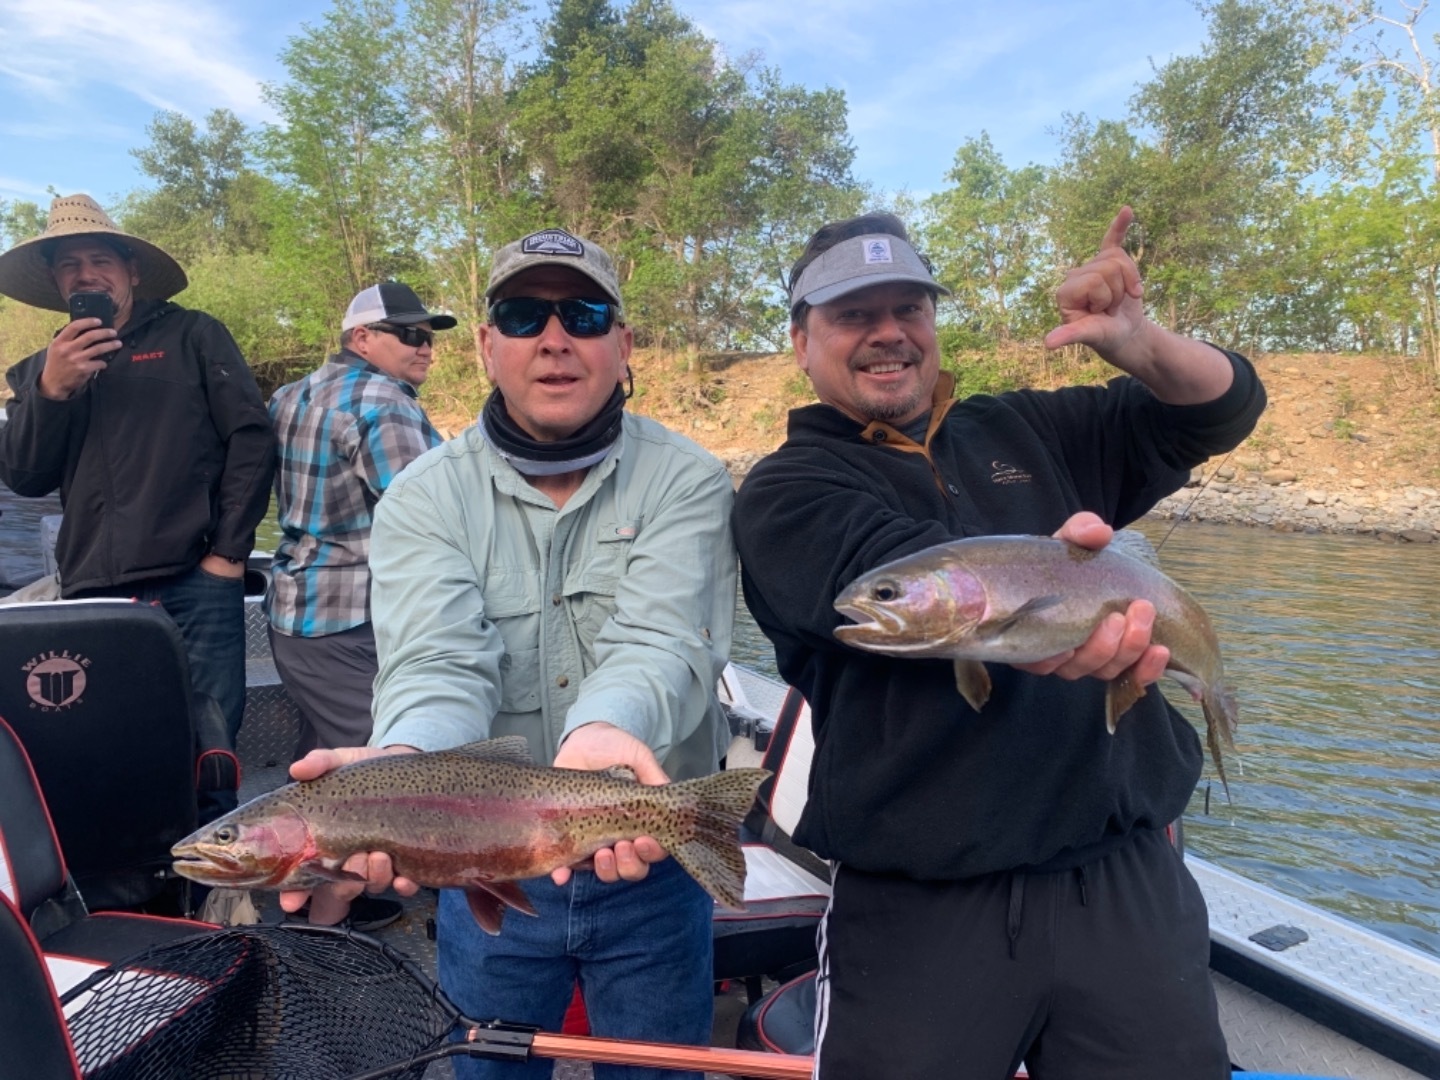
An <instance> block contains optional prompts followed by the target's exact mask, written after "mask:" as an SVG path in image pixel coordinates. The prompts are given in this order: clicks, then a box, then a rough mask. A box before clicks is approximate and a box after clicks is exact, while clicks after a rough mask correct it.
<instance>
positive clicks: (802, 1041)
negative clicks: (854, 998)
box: [735, 971, 815, 1054]
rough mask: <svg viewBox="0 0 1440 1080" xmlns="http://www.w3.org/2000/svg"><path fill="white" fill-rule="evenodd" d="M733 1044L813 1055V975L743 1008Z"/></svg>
mask: <svg viewBox="0 0 1440 1080" xmlns="http://www.w3.org/2000/svg"><path fill="white" fill-rule="evenodd" d="M735 1045H736V1046H738V1047H739V1048H740V1049H741V1050H763V1051H764V1052H766V1053H769V1054H813V1053H815V972H813V971H807V972H806V973H805V974H804V975H801V976H799V977H798V978H795V979H791V980H790V981H789V982H787V983H785V984H784V985H782V986H777V987H776V988H775V989H774V990H771V991H770V993H768V994H766V995H765V996H764V997H763V998H761V999H760V1000H759V1001H757V1002H755V1003H754V1004H753V1005H751V1006H750V1007H749V1008H748V1009H746V1010H745V1015H744V1016H742V1017H741V1018H740V1027H739V1029H738V1030H737V1031H736V1033H735Z"/></svg>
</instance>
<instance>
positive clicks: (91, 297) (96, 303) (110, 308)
mask: <svg viewBox="0 0 1440 1080" xmlns="http://www.w3.org/2000/svg"><path fill="white" fill-rule="evenodd" d="M76 319H99V320H100V325H101V326H102V327H107V328H109V329H114V327H115V301H113V300H111V299H110V294H109V293H103V292H76V293H71V294H70V321H71V322H74V321H75V320H76Z"/></svg>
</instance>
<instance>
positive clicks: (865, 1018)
mask: <svg viewBox="0 0 1440 1080" xmlns="http://www.w3.org/2000/svg"><path fill="white" fill-rule="evenodd" d="M1130 220H1131V214H1130V210H1129V208H1125V209H1123V210H1122V211H1121V212H1120V213H1119V214H1118V215H1117V216H1116V218H1115V220H1114V221H1113V222H1112V223H1111V225H1110V227H1109V229H1108V230H1107V232H1106V235H1105V238H1104V241H1103V243H1102V245H1101V249H1100V252H1099V254H1098V255H1097V256H1096V257H1095V258H1094V259H1092V260H1090V261H1089V262H1087V263H1086V264H1084V265H1083V266H1081V267H1079V268H1078V269H1074V270H1071V271H1070V272H1069V274H1068V275H1067V276H1066V279H1065V282H1064V283H1063V284H1062V285H1061V287H1060V289H1059V291H1058V293H1057V295H1056V299H1057V302H1058V305H1059V308H1060V314H1061V321H1062V325H1061V326H1060V327H1058V328H1057V329H1055V330H1053V331H1052V332H1051V333H1050V334H1049V335H1048V336H1047V338H1046V345H1047V346H1049V347H1051V348H1058V347H1060V346H1062V345H1068V344H1077V343H1078V344H1084V345H1088V346H1090V347H1091V348H1092V349H1094V350H1095V351H1096V352H1097V353H1099V354H1100V356H1101V357H1102V358H1103V359H1105V360H1106V361H1108V362H1109V363H1111V364H1112V365H1114V366H1115V367H1116V368H1118V369H1119V370H1120V372H1121V373H1123V375H1124V377H1121V378H1117V379H1115V380H1113V381H1112V382H1110V383H1109V384H1108V385H1106V386H1091V387H1073V388H1066V389H1061V390H1057V391H1052V392H1037V391H1028V390H1026V391H1017V392H1013V393H1005V394H1000V395H997V396H995V397H990V396H978V397H972V398H968V399H965V400H958V401H957V400H956V399H954V398H953V397H952V396H951V395H952V394H953V391H954V378H953V376H951V375H950V374H948V373H946V372H943V371H942V370H941V368H940V356H939V347H938V344H937V340H936V312H935V305H936V300H937V297H938V296H940V295H944V294H946V293H947V290H946V289H945V288H944V287H943V286H941V285H940V284H939V283H938V282H936V280H935V279H934V277H933V276H932V275H931V272H930V267H929V264H928V263H927V262H926V261H925V260H924V259H923V258H922V257H921V256H920V255H919V254H918V253H917V252H916V251H915V250H914V249H913V248H912V247H911V246H910V243H909V241H908V239H907V236H906V232H905V228H904V226H903V225H902V224H901V223H900V221H899V220H898V219H897V218H895V217H894V216H893V215H890V214H868V215H865V216H863V217H860V218H855V219H851V220H849V221H844V222H838V223H836V224H833V225H828V226H826V227H825V228H823V229H821V230H820V231H819V232H818V233H816V234H815V236H814V237H813V238H812V239H811V241H810V244H809V246H808V247H807V248H806V250H805V252H804V254H803V255H802V256H801V258H800V260H799V262H798V263H797V264H796V266H795V268H794V270H793V271H792V274H791V278H790V281H791V291H790V301H791V326H790V335H791V340H792V342H793V344H794V347H795V355H796V358H797V360H798V362H799V364H800V367H801V368H802V369H804V370H805V371H806V372H807V373H808V374H809V376H810V379H811V381H812V382H813V383H814V386H815V391H816V394H817V396H818V397H819V399H820V403H819V404H816V405H810V406H806V407H804V408H800V409H796V410H794V411H793V412H791V414H790V420H789V431H788V437H787V440H786V442H785V444H784V445H783V446H781V447H780V449H779V450H777V451H775V453H773V454H771V455H770V456H769V457H767V458H765V459H764V460H762V461H761V462H760V463H759V464H757V465H756V466H755V468H754V469H753V470H752V471H751V473H750V475H749V476H748V478H747V479H746V481H745V483H744V485H743V486H742V487H741V489H740V492H739V495H738V496H737V498H736V505H735V514H734V528H735V538H736V545H737V547H738V548H739V550H740V555H741V562H742V567H743V582H744V589H745V599H746V602H747V604H748V605H749V607H750V610H751V612H752V613H753V614H754V616H755V618H756V621H757V622H758V623H759V625H760V627H761V629H762V630H763V631H764V632H765V633H766V635H767V636H768V637H769V638H770V639H771V641H772V642H773V643H774V646H775V655H776V662H777V665H778V667H779V670H780V673H781V674H782V675H783V676H784V677H785V679H786V680H787V681H788V682H789V683H791V684H792V685H794V686H795V687H797V688H798V689H799V690H800V691H801V692H802V693H803V694H804V695H805V697H806V698H807V700H808V701H809V702H810V704H811V708H812V718H813V724H814V728H815V743H816V746H815V759H814V760H815V764H814V771H813V773H812V775H811V779H810V797H809V801H808V803H807V806H806V808H805V811H804V814H803V816H802V817H801V819H800V822H799V824H798V826H797V827H796V830H795V839H796V840H797V841H798V842H799V843H801V844H803V845H805V846H806V847H808V848H810V849H811V850H813V851H815V852H816V853H817V854H818V855H820V856H821V857H823V858H826V859H829V860H831V862H832V865H834V866H835V867H836V870H835V874H834V880H833V890H834V891H833V896H832V900H831V906H830V909H829V912H828V913H827V915H826V918H825V922H824V925H823V927H822V931H821V935H820V940H821V957H820V975H819V979H818V982H817V1017H816V1035H817V1041H816V1054H817V1062H818V1066H817V1074H818V1076H819V1077H821V1080H828V1078H840V1077H843V1078H846V1080H850V1078H861V1080H864V1078H869V1077H874V1078H877V1080H878V1078H881V1077H884V1078H889V1077H895V1076H907V1077H909V1076H917V1077H918V1076H945V1077H958V1078H968V1077H976V1078H979V1077H999V1076H1010V1075H1012V1074H1013V1072H1014V1070H1015V1068H1016V1067H1017V1066H1018V1065H1019V1064H1020V1062H1021V1060H1022V1058H1023V1059H1024V1061H1025V1064H1026V1066H1027V1067H1028V1069H1029V1073H1030V1075H1031V1076H1034V1077H1041V1078H1054V1077H1069V1076H1075V1077H1079V1076H1104V1077H1107V1078H1112V1077H1133V1078H1136V1080H1139V1078H1140V1077H1152V1076H1167V1077H1181V1078H1187V1080H1188V1078H1196V1080H1199V1078H1202V1077H1203V1078H1209V1080H1220V1078H1221V1077H1224V1076H1228V1075H1229V1065H1228V1060H1227V1057H1226V1051H1225V1041H1224V1038H1223V1036H1222V1035H1221V1032H1220V1028H1219V1023H1218V1020H1217V1016H1216V1006H1215V999H1214V994H1213V991H1212V989H1211V987H1210V982H1209V978H1208V958H1209V948H1208V946H1209V938H1208V933H1207V926H1206V914H1205V905H1204V900H1203V898H1202V897H1201V896H1200V892H1199V889H1198V888H1197V886H1196V884H1195V882H1194V880H1193V879H1192V878H1191V877H1190V875H1189V873H1188V872H1187V871H1186V869H1185V867H1184V864H1183V862H1182V860H1181V858H1180V855H1179V854H1178V852H1177V851H1176V850H1175V848H1174V847H1173V845H1172V844H1171V843H1170V841H1169V839H1168V838H1167V826H1168V825H1169V824H1170V823H1171V822H1173V821H1175V820H1176V819H1177V818H1179V816H1180V814H1181V813H1182V811H1183V810H1184V808H1185V805H1186V803H1187V801H1188V799H1189V796H1190V793H1191V792H1192V791H1193V790H1194V787H1195V782H1196V779H1197V778H1198V776H1199V775H1200V769H1201V764H1202V756H1201V750H1200V744H1199V740H1198V738H1197V737H1196V734H1195V731H1194V730H1193V729H1192V728H1191V727H1190V725H1189V723H1188V721H1186V720H1185V719H1184V718H1183V717H1182V716H1180V715H1179V714H1178V713H1177V712H1175V710H1174V709H1172V708H1171V707H1170V706H1169V705H1168V704H1167V703H1166V702H1165V700H1164V699H1163V698H1162V697H1161V695H1160V694H1159V692H1158V691H1153V690H1152V691H1149V692H1147V693H1146V694H1145V695H1144V696H1143V697H1142V698H1141V700H1140V701H1139V702H1138V703H1137V704H1136V705H1135V706H1134V707H1133V708H1132V709H1131V710H1130V712H1129V713H1128V714H1127V715H1126V716H1125V718H1124V720H1123V722H1122V723H1121V724H1120V726H1119V730H1118V731H1117V732H1116V733H1115V734H1114V735H1111V734H1109V733H1108V732H1107V729H1106V722H1105V704H1104V702H1105V692H1106V688H1105V684H1104V680H1108V679H1113V678H1115V677H1117V676H1119V675H1120V674H1121V673H1123V672H1126V671H1131V672H1133V675H1134V677H1135V679H1136V681H1137V682H1138V683H1139V685H1141V686H1145V685H1147V684H1148V683H1150V682H1153V681H1154V680H1155V679H1156V678H1158V676H1159V674H1160V672H1161V671H1162V670H1163V668H1164V666H1165V663H1166V661H1167V660H1168V651H1167V650H1165V649H1163V648H1161V647H1158V646H1152V645H1151V644H1150V627H1151V624H1152V622H1153V619H1154V614H1155V613H1154V609H1153V608H1152V607H1151V606H1150V605H1149V604H1148V603H1144V602H1136V603H1134V604H1132V605H1131V606H1130V609H1129V611H1128V612H1127V613H1125V614H1123V615H1122V614H1120V613H1115V614H1112V615H1110V616H1109V617H1108V618H1107V619H1106V620H1105V621H1104V622H1103V623H1101V625H1100V626H1099V627H1098V628H1097V629H1096V631H1095V632H1094V634H1092V636H1091V637H1090V639H1089V640H1088V641H1087V642H1085V643H1084V644H1083V645H1081V646H1080V647H1079V648H1078V649H1076V650H1073V651H1072V652H1066V653H1064V654H1062V655H1060V656H1056V657H1053V658H1051V659H1049V660H1046V661H1042V662H1040V663H1036V664H1026V665H1023V666H1021V667H1012V666H1007V665H999V664H991V665H988V673H989V676H990V679H991V681H992V683H993V690H992V693H991V696H990V699H989V701H988V702H987V703H986V705H985V707H984V710H983V711H982V712H978V713H977V712H976V711H974V710H973V709H972V708H971V707H970V706H969V705H968V704H967V703H966V701H965V699H964V698H963V697H962V696H961V695H960V693H958V692H957V690H956V682H955V679H956V675H955V672H954V670H953V668H952V665H951V664H950V663H949V662H948V661H937V660H919V659H897V658H890V657H885V656H879V655H875V654H873V653H867V652H862V651H859V650H856V649H853V648H847V647H846V646H843V645H841V644H840V642H839V641H838V640H836V638H835V636H834V631H835V629H836V628H837V626H839V625H840V624H841V623H842V622H844V621H845V620H844V619H843V618H842V616H841V615H839V614H838V613H837V612H836V610H835V608H834V600H835V597H836V596H837V595H838V594H839V593H840V592H841V591H842V590H843V589H844V588H845V587H846V586H847V585H848V584H849V583H851V582H852V581H854V580H855V579H856V578H858V577H860V576H861V575H863V574H865V573H867V572H868V571H870V570H873V569H875V568H876V567H879V566H881V565H883V564H885V563H887V562H890V561H891V560H893V559H896V558H899V557H901V556H904V555H908V554H911V553H914V552H917V551H920V550H922V549H924V548H927V547H931V546H933V545H936V544H941V543H944V542H946V541H949V540H954V539H957V538H961V537H968V536H981V535H989V534H1038V535H1048V534H1052V533H1058V535H1059V536H1061V537H1062V538H1065V539H1067V540H1070V541H1072V542H1074V543H1077V544H1079V545H1081V546H1083V547H1090V548H1099V547H1103V546H1104V545H1105V544H1106V543H1107V542H1108V541H1109V539H1110V535H1111V527H1112V526H1113V527H1115V528H1118V527H1121V526H1123V525H1127V524H1129V523H1130V522H1133V521H1134V520H1136V519H1137V518H1138V517H1140V516H1141V515H1143V514H1144V513H1145V512H1146V511H1147V510H1149V509H1150V508H1151V507H1152V506H1153V505H1154V504H1155V502H1156V501H1157V500H1158V499H1159V498H1161V497H1162V496H1164V495H1166V494H1168V493H1169V492H1172V491H1175V490H1177V489H1178V488H1179V487H1180V486H1181V485H1182V484H1184V482H1185V480H1186V479H1187V478H1188V476H1189V472H1190V469H1191V468H1192V467H1193V466H1195V465H1197V464H1199V463H1200V462H1202V461H1204V460H1205V458H1206V457H1208V456H1209V455H1211V454H1214V453H1218V452H1223V451H1225V450H1228V449H1230V448H1232V447H1234V446H1236V445H1238V443H1239V442H1240V441H1241V440H1242V439H1243V438H1244V437H1245V436H1246V435H1247V434H1248V433H1249V432H1250V430H1251V429H1252V428H1253V427H1254V424H1255V422H1256V419H1257V418H1258V416H1259V414H1260V411H1261V409H1262V408H1263V407H1264V403H1265V395H1264V391H1263V389H1262V388H1261V386H1260V383H1259V381H1258V379H1257V378H1256V376H1255V373H1254V370H1253V369H1252V368H1251V367H1250V365H1249V363H1248V362H1246V361H1245V360H1244V358H1242V357H1240V356H1238V355H1236V354H1234V353H1227V352H1224V351H1222V350H1220V349H1218V348H1215V347H1213V346H1210V345H1207V344H1204V343H1201V342H1197V341H1192V340H1189V339H1186V338H1182V337H1179V336H1178V335H1175V334H1173V333H1171V332H1169V331H1167V330H1164V329H1162V328H1161V327H1159V326H1157V325H1156V324H1154V323H1152V322H1150V321H1149V320H1148V319H1147V318H1146V317H1145V314H1144V309H1143V306H1142V305H1141V302H1140V297H1141V294H1142V289H1141V282H1140V276H1139V271H1138V270H1137V268H1136V266H1135V263H1134V262H1133V261H1132V260H1131V259H1130V256H1129V255H1127V254H1126V253H1125V250H1124V248H1123V246H1122V241H1123V238H1124V235H1125V231H1126V228H1127V227H1128V225H1129V224H1130ZM1055 675H1058V676H1060V678H1058V679H1057V678H1054V677H1053V676H1055ZM1084 676H1096V677H1095V678H1084ZM1077 680H1078V681H1077ZM882 1048H883V1049H882Z"/></svg>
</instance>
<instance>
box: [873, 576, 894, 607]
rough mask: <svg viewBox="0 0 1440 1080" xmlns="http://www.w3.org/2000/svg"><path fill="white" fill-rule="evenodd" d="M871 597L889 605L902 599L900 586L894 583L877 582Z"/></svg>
mask: <svg viewBox="0 0 1440 1080" xmlns="http://www.w3.org/2000/svg"><path fill="white" fill-rule="evenodd" d="M871 595H872V596H874V597H875V599H876V600H879V601H882V602H884V603H888V602H889V601H891V600H899V599H900V586H899V585H896V584H895V582H893V581H877V582H876V583H875V588H874V589H873V590H872V591H871Z"/></svg>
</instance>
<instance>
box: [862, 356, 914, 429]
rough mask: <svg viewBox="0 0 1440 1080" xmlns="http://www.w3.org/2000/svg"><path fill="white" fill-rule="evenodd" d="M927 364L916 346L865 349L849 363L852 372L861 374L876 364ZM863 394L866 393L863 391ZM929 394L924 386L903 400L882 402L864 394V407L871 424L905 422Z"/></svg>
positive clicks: (887, 398) (888, 398) (884, 399)
mask: <svg viewBox="0 0 1440 1080" xmlns="http://www.w3.org/2000/svg"><path fill="white" fill-rule="evenodd" d="M924 360H925V354H924V353H922V352H921V351H920V350H919V349H917V348H916V347H915V346H913V345H893V346H889V347H887V348H879V349H865V350H863V351H862V352H858V353H856V354H855V356H854V357H852V358H851V361H850V370H851V371H860V370H861V369H862V368H867V367H870V366H871V365H873V364H909V365H910V366H912V367H919V366H920V365H921V364H922V363H923V362H924ZM861 393H862V394H864V391H861ZM928 393H929V391H928V390H927V389H926V388H925V387H924V386H923V385H917V386H916V387H915V388H914V390H912V391H911V392H910V393H908V394H906V395H905V396H904V397H903V398H899V399H896V398H891V397H885V398H882V399H879V400H876V399H875V398H873V397H871V396H870V395H868V394H864V400H863V402H862V404H863V405H864V407H865V415H866V416H867V417H868V418H869V419H871V420H883V421H885V422H887V423H888V422H890V421H892V420H903V419H904V418H905V417H907V416H910V415H911V414H912V413H914V412H915V410H916V409H918V408H919V407H920V406H921V405H922V404H924V402H925V400H926V398H927V395H928Z"/></svg>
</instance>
